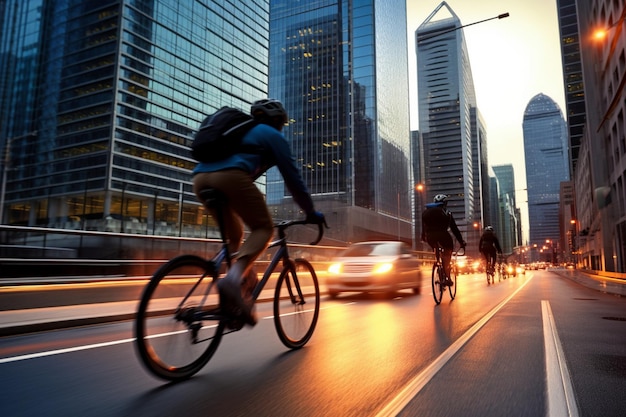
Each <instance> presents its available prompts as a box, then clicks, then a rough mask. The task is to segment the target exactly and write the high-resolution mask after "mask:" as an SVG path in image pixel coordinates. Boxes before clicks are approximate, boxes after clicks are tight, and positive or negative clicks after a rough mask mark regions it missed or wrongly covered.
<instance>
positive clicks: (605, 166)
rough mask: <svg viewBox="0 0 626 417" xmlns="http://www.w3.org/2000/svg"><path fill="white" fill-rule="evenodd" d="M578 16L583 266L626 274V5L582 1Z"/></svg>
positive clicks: (576, 174) (579, 213) (579, 196)
mask: <svg viewBox="0 0 626 417" xmlns="http://www.w3.org/2000/svg"><path fill="white" fill-rule="evenodd" d="M576 13H577V17H578V33H579V34H580V36H579V40H580V44H581V47H580V55H581V58H582V68H583V71H582V73H583V80H584V91H585V93H584V96H585V107H586V119H585V127H584V129H583V143H582V145H581V156H579V162H578V164H577V169H576V171H575V172H574V179H575V181H574V183H575V192H574V194H575V197H576V204H575V205H576V215H577V218H576V220H577V225H576V227H577V231H576V233H577V237H578V240H579V243H578V244H577V247H578V252H579V253H578V256H579V259H578V260H577V262H578V263H579V265H582V266H583V267H585V268H589V269H593V270H600V271H610V272H626V220H625V219H626V188H625V186H624V184H626V145H625V139H624V138H626V58H625V57H626V3H625V2H623V1H615V0H577V1H576ZM598 29H604V35H605V36H594V35H595V34H596V33H597V32H596V31H597V30H598Z"/></svg>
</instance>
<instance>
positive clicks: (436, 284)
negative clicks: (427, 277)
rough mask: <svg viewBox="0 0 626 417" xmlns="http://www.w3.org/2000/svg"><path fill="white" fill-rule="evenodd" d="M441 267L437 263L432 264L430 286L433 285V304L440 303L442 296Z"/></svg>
mask: <svg viewBox="0 0 626 417" xmlns="http://www.w3.org/2000/svg"><path fill="white" fill-rule="evenodd" d="M441 269H442V267H441V266H440V265H438V264H436V263H435V264H434V265H433V273H432V280H431V282H432V287H433V298H434V299H435V304H437V305H439V303H441V299H442V298H443V290H444V287H443V286H442V285H441V279H440V278H441V275H442V274H441V272H442V271H441Z"/></svg>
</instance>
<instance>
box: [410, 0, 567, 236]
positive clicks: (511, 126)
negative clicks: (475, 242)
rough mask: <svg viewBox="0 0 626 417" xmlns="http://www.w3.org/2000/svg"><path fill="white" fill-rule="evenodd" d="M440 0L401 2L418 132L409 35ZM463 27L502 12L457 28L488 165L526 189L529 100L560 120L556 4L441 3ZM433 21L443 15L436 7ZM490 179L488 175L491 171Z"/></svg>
mask: <svg viewBox="0 0 626 417" xmlns="http://www.w3.org/2000/svg"><path fill="white" fill-rule="evenodd" d="M440 3H441V0H407V36H408V50H409V51H408V53H409V89H410V98H411V129H412V130H416V129H419V125H418V124H419V121H418V116H417V114H418V113H417V89H418V88H419V87H418V85H417V72H416V71H417V69H416V54H415V30H416V29H417V28H418V26H420V25H421V24H422V23H423V22H424V21H425V20H426V19H427V18H428V16H429V15H430V14H431V13H432V12H433V10H435V9H436V8H437V6H438V5H439V4H440ZM446 3H447V4H448V6H450V8H451V9H452V10H453V11H454V13H455V14H456V15H457V16H458V18H459V19H460V20H461V24H462V25H467V24H469V23H473V22H478V21H481V20H484V19H488V18H491V17H494V16H497V15H499V14H502V13H506V12H508V13H509V14H510V16H509V17H507V18H504V19H500V20H498V19H495V20H490V21H487V22H483V23H478V24H476V25H473V26H469V27H466V28H464V29H462V30H463V34H464V36H465V42H466V45H467V49H468V51H469V59H470V64H471V67H472V76H473V79H474V89H475V92H476V100H477V103H478V110H479V111H480V113H481V114H482V117H483V121H484V123H485V126H486V130H487V146H488V152H489V153H488V155H489V166H494V165H504V164H512V165H513V169H514V171H515V186H516V189H518V190H522V189H525V188H526V170H525V165H524V157H523V155H524V141H523V137H524V136H523V131H522V121H523V117H524V111H525V109H526V106H527V105H528V102H529V101H530V100H531V99H532V98H533V97H534V96H535V95H537V94H539V93H543V94H545V95H547V96H548V97H550V98H551V99H552V100H554V101H555V102H556V104H557V105H558V106H559V107H560V109H561V112H562V113H563V115H564V117H565V97H564V90H563V72H562V66H561V52H560V44H559V29H558V15H557V7H556V0H448V1H446ZM440 13H441V14H437V16H436V17H435V18H434V20H439V19H440V18H444V17H448V16H449V14H448V12H447V10H443V9H442V10H440ZM490 175H491V176H493V172H490ZM516 197H517V204H518V206H519V208H520V209H521V211H522V228H523V238H524V240H526V239H527V238H528V217H527V216H528V209H527V204H526V200H527V197H526V193H525V192H524V191H517V192H516Z"/></svg>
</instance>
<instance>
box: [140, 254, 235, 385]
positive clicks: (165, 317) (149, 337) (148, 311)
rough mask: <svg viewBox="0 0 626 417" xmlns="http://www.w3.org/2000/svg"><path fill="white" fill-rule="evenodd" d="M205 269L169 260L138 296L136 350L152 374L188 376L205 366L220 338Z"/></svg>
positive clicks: (188, 260) (192, 261) (194, 261)
mask: <svg viewBox="0 0 626 417" xmlns="http://www.w3.org/2000/svg"><path fill="white" fill-rule="evenodd" d="M205 268H206V263H205V262H204V261H203V260H202V259H201V258H199V257H195V256H182V257H179V258H175V259H173V260H172V261H170V262H169V263H167V264H166V265H164V267H162V268H161V269H159V271H157V272H156V273H155V275H154V277H153V278H152V280H151V281H150V283H149V284H148V286H147V287H146V289H145V291H144V294H143V295H142V299H141V302H140V305H139V309H138V312H137V320H136V323H135V335H136V346H137V350H138V353H139V356H140V358H141V359H142V361H143V363H144V365H146V367H147V368H148V369H149V370H150V371H151V372H152V373H153V374H155V375H156V376H159V377H161V378H164V379H168V380H177V379H184V378H188V377H189V376H191V375H193V374H194V373H196V372H197V371H198V370H200V369H201V368H202V367H203V366H204V365H205V364H206V362H207V361H208V360H209V359H210V358H211V356H212V355H213V353H214V352H215V349H216V348H217V345H218V344H219V342H220V340H221V335H222V330H223V325H222V324H221V323H220V322H219V315H218V314H217V313H219V310H218V309H217V302H218V296H217V292H216V291H215V290H216V288H215V287H214V285H213V283H214V281H213V279H212V277H206V269H205ZM181 300H182V301H181ZM207 304H208V305H207ZM210 318H213V319H215V320H214V321H213V323H211V322H210V321H208V319H210Z"/></svg>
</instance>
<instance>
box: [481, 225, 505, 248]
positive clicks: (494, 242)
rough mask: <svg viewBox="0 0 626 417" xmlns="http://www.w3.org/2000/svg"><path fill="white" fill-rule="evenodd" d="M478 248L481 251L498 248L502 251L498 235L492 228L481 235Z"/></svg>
mask: <svg viewBox="0 0 626 417" xmlns="http://www.w3.org/2000/svg"><path fill="white" fill-rule="evenodd" d="M478 248H479V250H480V251H481V252H493V251H494V250H496V251H497V252H498V253H502V248H501V247H500V241H499V240H498V236H496V234H495V233H494V232H492V231H491V230H486V231H485V232H484V233H483V235H482V236H481V237H480V241H479V242H478Z"/></svg>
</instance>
